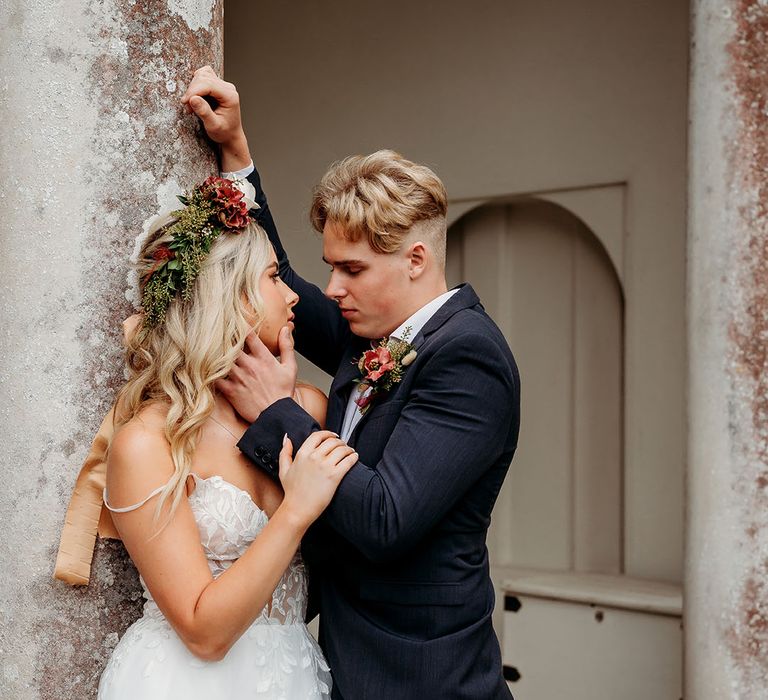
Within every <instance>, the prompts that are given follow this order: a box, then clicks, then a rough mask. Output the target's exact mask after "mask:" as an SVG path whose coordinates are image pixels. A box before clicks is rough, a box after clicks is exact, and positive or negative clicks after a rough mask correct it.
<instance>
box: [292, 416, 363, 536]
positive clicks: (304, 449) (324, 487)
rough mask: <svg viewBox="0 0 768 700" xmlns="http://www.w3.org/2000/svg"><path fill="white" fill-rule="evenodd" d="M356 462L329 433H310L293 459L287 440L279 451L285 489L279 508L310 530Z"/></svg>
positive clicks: (349, 451) (348, 449)
mask: <svg viewBox="0 0 768 700" xmlns="http://www.w3.org/2000/svg"><path fill="white" fill-rule="evenodd" d="M357 460H358V455H357V452H355V451H354V450H353V449H352V448H351V447H350V446H349V445H347V443H346V442H344V441H343V440H341V439H340V438H339V437H338V436H337V435H336V433H332V432H330V431H328V430H319V431H317V432H315V433H312V434H311V435H310V436H309V437H308V438H307V439H306V440H305V441H304V444H303V445H302V446H301V447H300V448H299V449H298V451H297V452H296V455H295V456H294V455H293V444H292V443H291V440H290V438H289V437H288V436H286V437H285V438H284V440H283V449H282V450H281V451H280V482H281V483H282V485H283V488H284V489H285V498H284V499H283V503H282V505H281V506H280V508H281V509H284V510H286V511H287V512H290V513H292V514H293V515H294V516H295V517H297V518H298V519H299V520H300V521H301V522H302V523H304V524H306V525H307V526H309V524H311V523H312V522H314V521H315V520H316V519H317V517H318V516H319V515H320V513H322V512H323V511H324V510H325V508H326V506H327V505H328V504H329V503H330V502H331V499H332V498H333V494H334V493H336V489H337V488H338V486H339V483H340V482H341V480H342V479H343V478H344V475H345V474H346V473H347V472H348V471H349V470H350V469H351V468H352V467H353V466H354V465H355V463H356V462H357Z"/></svg>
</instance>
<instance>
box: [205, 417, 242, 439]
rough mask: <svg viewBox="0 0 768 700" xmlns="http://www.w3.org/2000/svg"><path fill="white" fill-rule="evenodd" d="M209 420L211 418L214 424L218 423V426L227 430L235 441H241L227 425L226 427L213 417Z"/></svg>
mask: <svg viewBox="0 0 768 700" xmlns="http://www.w3.org/2000/svg"><path fill="white" fill-rule="evenodd" d="M208 418H210V419H211V420H212V421H213V422H214V423H216V425H218V426H221V427H222V428H224V430H226V431H227V432H228V433H229V434H230V435H231V436H232V437H233V438H235V440H240V438H239V437H237V435H235V434H234V433H233V432H232V431H231V430H230V429H229V428H228V427H227V426H226V425H224V423H222V422H220V421H217V420H216V419H215V418H214V417H213V416H208Z"/></svg>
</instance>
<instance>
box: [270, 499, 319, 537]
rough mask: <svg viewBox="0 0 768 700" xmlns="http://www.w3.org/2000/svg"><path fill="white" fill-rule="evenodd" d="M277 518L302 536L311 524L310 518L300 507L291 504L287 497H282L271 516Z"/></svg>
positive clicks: (273, 518)
mask: <svg viewBox="0 0 768 700" xmlns="http://www.w3.org/2000/svg"><path fill="white" fill-rule="evenodd" d="M275 519H278V520H279V521H280V522H281V523H282V524H283V526H284V527H287V528H289V529H291V530H293V531H294V532H296V533H297V534H298V535H299V537H303V535H304V533H305V532H306V531H307V529H308V528H309V526H310V525H311V524H312V519H311V518H309V517H308V516H307V514H306V513H303V512H302V509H301V508H298V507H296V506H294V505H293V503H291V502H290V501H289V500H288V499H284V500H283V502H282V503H281V504H280V505H279V506H278V508H277V510H276V511H275V514H274V515H273V516H272V520H273V521H274V520H275Z"/></svg>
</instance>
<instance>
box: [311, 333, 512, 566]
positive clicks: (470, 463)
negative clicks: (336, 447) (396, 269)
mask: <svg viewBox="0 0 768 700" xmlns="http://www.w3.org/2000/svg"><path fill="white" fill-rule="evenodd" d="M515 376H516V375H515V373H514V371H513V369H512V367H511V366H510V361H509V360H508V359H507V356H506V355H505V354H504V353H503V352H502V351H501V349H500V348H499V347H498V346H497V345H496V344H495V343H494V342H493V341H492V340H491V339H489V338H488V337H486V336H482V335H478V334H467V335H463V336H458V337H455V338H453V339H451V341H450V342H448V343H446V344H445V345H444V346H442V347H441V348H440V349H439V350H438V351H437V352H436V353H435V354H434V355H433V356H432V357H430V358H429V359H428V360H427V361H426V364H425V365H424V366H423V367H421V369H420V372H419V376H418V377H417V378H416V379H415V380H414V385H413V388H412V391H411V394H410V396H409V398H408V402H407V403H406V405H405V407H404V408H403V411H402V413H401V415H400V417H399V419H398V421H397V424H396V425H395V429H394V431H393V432H392V435H391V437H390V438H389V441H388V442H387V445H386V447H385V449H384V453H383V455H382V458H381V460H380V461H379V463H378V464H376V465H371V466H366V465H364V464H361V463H358V464H357V465H355V466H354V467H353V468H352V469H351V470H350V471H349V472H348V473H347V475H346V476H345V477H344V480H343V481H342V482H341V484H340V486H339V489H338V491H337V492H336V495H335V497H334V499H333V500H332V501H331V504H330V505H329V507H328V509H327V510H326V511H325V513H324V514H323V515H322V516H321V517H322V519H323V520H324V522H325V523H327V524H329V525H330V526H331V527H332V528H333V529H334V530H336V531H337V532H338V533H339V534H341V535H342V536H343V537H344V538H345V539H347V540H348V541H350V542H351V543H352V544H353V545H354V546H355V547H356V548H357V549H358V550H360V551H361V552H362V553H363V554H364V555H365V556H366V557H367V558H368V559H370V560H372V561H379V562H383V561H388V560H391V559H396V558H398V557H399V556H401V555H402V554H404V553H406V552H407V551H408V550H409V549H411V548H413V547H414V546H416V545H417V544H418V543H419V542H420V541H421V540H422V539H423V538H424V536H425V535H426V534H427V533H428V532H429V531H430V530H431V529H432V528H433V527H434V526H435V525H436V524H437V523H438V521H439V520H440V519H441V518H442V517H443V516H444V515H445V514H446V513H447V512H448V510H450V508H451V507H452V506H453V505H454V504H455V503H456V502H457V501H458V500H459V499H460V498H461V497H462V496H463V495H464V494H465V493H466V492H467V491H468V490H469V488H470V487H471V485H472V484H473V483H475V482H476V481H477V479H478V478H479V477H480V476H482V474H483V473H484V472H485V471H486V470H487V469H488V468H489V466H490V465H491V464H493V463H494V462H495V461H496V460H497V459H498V458H499V457H500V456H501V454H502V452H503V451H504V450H505V449H507V447H506V445H505V443H506V438H507V435H508V433H509V428H510V425H511V421H512V420H513V418H514V417H515V416H516V414H517V411H518V409H517V406H518V399H519V388H518V386H516V383H515V379H514V377H515Z"/></svg>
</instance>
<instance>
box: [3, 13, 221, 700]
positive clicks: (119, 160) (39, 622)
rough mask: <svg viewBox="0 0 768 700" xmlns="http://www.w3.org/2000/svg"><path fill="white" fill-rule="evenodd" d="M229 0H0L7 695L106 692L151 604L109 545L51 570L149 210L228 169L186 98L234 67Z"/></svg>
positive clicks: (110, 372)
mask: <svg viewBox="0 0 768 700" xmlns="http://www.w3.org/2000/svg"><path fill="white" fill-rule="evenodd" d="M222 25H223V3H222V0H167V1H162V2H158V1H157V0H152V1H151V0H140V1H139V2H129V1H128V0H102V1H100V2H96V1H95V0H68V2H66V3H53V2H49V1H47V0H26V1H25V2H21V0H8V1H7V2H4V3H3V4H2V5H1V6H0V46H2V53H0V95H1V96H2V99H0V118H2V129H0V168H1V169H0V172H2V178H3V185H2V191H1V194H0V220H1V221H2V225H1V228H0V236H2V255H0V308H2V320H3V323H2V330H1V331H0V416H1V418H0V424H2V426H3V438H2V442H3V450H2V456H1V457H0V459H1V460H2V473H3V481H4V484H3V488H2V489H0V518H2V528H1V533H2V534H0V547H1V549H0V558H1V560H2V574H1V575H0V582H1V583H0V697H3V698H9V699H10V698H13V699H14V700H27V699H29V700H32V699H36V698H43V699H45V700H48V699H54V698H62V699H63V698H67V699H70V698H78V700H79V699H80V698H89V697H95V690H96V685H97V683H98V679H99V676H100V674H101V670H102V668H103V665H104V663H105V661H106V659H107V658H108V656H109V653H110V651H111V649H112V647H113V646H114V644H115V643H116V641H117V639H118V636H119V635H120V634H121V633H122V631H123V630H124V629H125V627H126V626H127V625H128V624H129V623H130V622H131V621H132V620H133V619H135V617H136V616H137V615H138V613H139V609H140V596H139V592H138V589H137V581H136V572H135V570H134V569H133V567H132V565H131V564H130V562H129V561H128V560H127V558H126V557H125V554H124V551H123V549H122V546H121V545H120V543H118V542H107V543H100V544H99V545H98V547H97V553H96V557H95V561H94V567H93V575H92V579H91V584H90V585H89V586H88V587H87V588H77V589H76V588H71V587H68V586H67V585H65V584H62V583H60V582H58V581H54V580H53V579H52V572H53V564H54V560H55V554H56V548H57V547H58V542H59V533H60V530H61V526H62V522H63V518H64V512H65V509H66V506H67V502H68V500H69V495H70V492H71V489H72V486H73V484H74V479H75V476H76V474H77V471H78V469H79V467H80V464H81V462H82V460H83V458H84V457H85V455H86V453H87V450H88V447H89V445H90V441H91V438H92V436H93V435H94V433H95V431H96V429H97V427H98V425H99V422H100V420H101V418H102V417H103V415H104V414H105V412H106V411H107V409H108V407H109V406H110V404H111V401H112V399H113V398H114V395H115V391H116V389H117V388H118V386H119V384H120V382H121V379H122V370H121V347H120V338H121V321H122V319H124V318H125V317H126V316H127V315H128V314H129V313H130V312H131V305H130V304H129V303H128V301H127V299H126V272H127V259H128V256H129V255H130V253H131V251H132V249H133V242H134V238H135V237H136V235H137V234H138V233H139V232H140V231H141V228H142V224H143V222H144V221H145V220H146V219H147V218H148V217H149V216H151V215H152V214H153V213H154V212H156V211H157V210H158V209H159V208H161V207H164V206H168V205H170V204H172V203H173V201H174V195H175V194H176V193H178V192H180V191H181V190H182V189H184V188H185V187H187V186H189V185H191V184H192V183H193V182H195V181H196V180H199V179H202V178H203V177H204V176H206V175H208V174H211V173H213V172H215V168H216V165H215V159H214V157H213V154H212V152H211V150H210V148H209V146H208V145H207V144H206V143H205V142H204V141H203V140H202V139H201V138H200V136H199V130H198V125H197V123H196V120H195V119H194V118H193V117H191V116H189V115H186V114H184V113H182V111H181V109H180V106H179V98H180V96H181V94H182V93H183V91H184V88H185V86H186V83H187V81H188V80H189V78H190V77H191V74H192V71H193V70H194V68H196V67H198V66H200V65H203V64H205V63H209V64H211V65H213V66H214V67H216V68H217V69H219V70H220V69H221V67H222V51H223V46H222V44H223V37H222Z"/></svg>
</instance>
